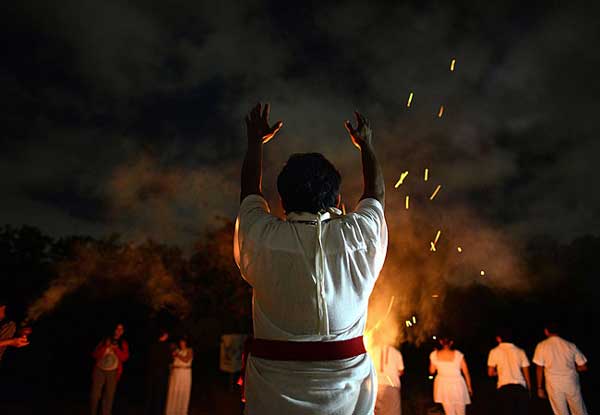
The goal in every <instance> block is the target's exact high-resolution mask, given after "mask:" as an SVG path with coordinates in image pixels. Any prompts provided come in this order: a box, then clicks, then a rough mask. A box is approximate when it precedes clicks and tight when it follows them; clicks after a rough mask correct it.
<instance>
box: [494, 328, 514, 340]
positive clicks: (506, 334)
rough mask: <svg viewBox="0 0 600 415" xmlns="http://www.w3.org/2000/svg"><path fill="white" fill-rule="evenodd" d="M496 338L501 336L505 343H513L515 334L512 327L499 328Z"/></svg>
mask: <svg viewBox="0 0 600 415" xmlns="http://www.w3.org/2000/svg"><path fill="white" fill-rule="evenodd" d="M496 336H499V337H500V338H501V339H502V341H503V342H505V343H511V342H512V341H513V333H512V330H511V329H510V327H499V328H498V329H497V330H496Z"/></svg>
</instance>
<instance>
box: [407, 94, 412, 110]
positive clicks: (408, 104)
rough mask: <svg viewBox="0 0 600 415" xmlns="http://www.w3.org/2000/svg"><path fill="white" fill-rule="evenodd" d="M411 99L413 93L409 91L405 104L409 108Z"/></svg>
mask: <svg viewBox="0 0 600 415" xmlns="http://www.w3.org/2000/svg"><path fill="white" fill-rule="evenodd" d="M412 99H413V93H412V92H411V93H410V95H409V96H408V103H407V104H406V106H407V107H408V108H410V104H411V102H412Z"/></svg>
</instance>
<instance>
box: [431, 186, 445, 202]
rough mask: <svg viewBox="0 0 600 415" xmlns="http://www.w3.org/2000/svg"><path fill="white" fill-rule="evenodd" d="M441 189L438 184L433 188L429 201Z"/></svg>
mask: <svg viewBox="0 0 600 415" xmlns="http://www.w3.org/2000/svg"><path fill="white" fill-rule="evenodd" d="M441 188H442V185H441V184H438V185H437V187H436V188H435V190H434V191H433V194H432V195H431V196H429V200H433V198H434V197H435V196H436V195H437V194H438V192H439V191H440V189H441Z"/></svg>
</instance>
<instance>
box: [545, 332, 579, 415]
mask: <svg viewBox="0 0 600 415" xmlns="http://www.w3.org/2000/svg"><path fill="white" fill-rule="evenodd" d="M558 331H559V330H558V325H557V324H556V323H554V322H552V323H548V324H546V326H545V328H544V334H545V335H546V337H547V338H546V340H543V341H541V342H540V343H538V345H537V346H536V348H535V353H534V354H533V363H535V364H536V365H537V368H536V381H537V390H538V392H537V394H538V397H540V398H542V399H545V398H546V392H547V393H548V395H547V397H548V399H549V400H550V405H551V406H552V410H553V411H554V414H555V415H569V410H570V411H571V414H572V415H587V413H588V412H587V409H586V407H585V403H584V402H583V397H582V396H581V388H580V385H579V372H585V371H586V370H587V359H586V357H585V356H584V355H583V353H581V352H580V351H579V349H578V348H577V346H575V344H573V343H571V342H568V341H566V340H565V339H563V338H562V337H560V336H559V335H558ZM544 378H545V385H546V392H544V388H543V386H542V384H543V383H544V382H543V381H544Z"/></svg>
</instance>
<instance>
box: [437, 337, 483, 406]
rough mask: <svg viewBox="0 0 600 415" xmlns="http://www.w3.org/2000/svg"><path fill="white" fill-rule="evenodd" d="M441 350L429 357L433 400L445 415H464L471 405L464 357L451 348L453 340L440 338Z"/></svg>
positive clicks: (469, 377) (467, 371)
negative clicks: (440, 405) (432, 377)
mask: <svg viewBox="0 0 600 415" xmlns="http://www.w3.org/2000/svg"><path fill="white" fill-rule="evenodd" d="M439 343H440V346H441V349H440V350H435V351H433V352H432V353H431V354H430V355H429V362H430V363H429V373H430V374H432V375H433V374H436V373H437V375H436V376H435V379H434V381H433V400H434V402H437V403H441V404H442V406H443V407H444V414H445V415H465V412H466V405H468V404H470V403H471V395H473V389H472V388H471V376H470V374H469V368H468V367H467V362H466V361H465V359H464V355H463V354H462V353H461V352H460V351H458V350H454V349H453V348H452V346H453V344H454V340H452V339H450V338H449V337H447V336H442V337H440V340H439Z"/></svg>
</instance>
